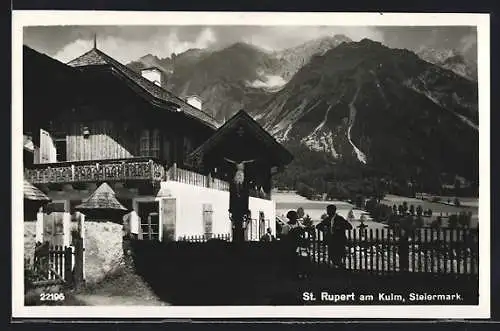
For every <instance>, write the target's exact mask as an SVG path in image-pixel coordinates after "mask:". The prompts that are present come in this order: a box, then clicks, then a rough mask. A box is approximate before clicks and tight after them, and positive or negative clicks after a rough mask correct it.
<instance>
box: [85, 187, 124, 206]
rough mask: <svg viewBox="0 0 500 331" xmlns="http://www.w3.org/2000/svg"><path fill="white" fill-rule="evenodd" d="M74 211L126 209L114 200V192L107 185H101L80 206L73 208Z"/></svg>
mask: <svg viewBox="0 0 500 331" xmlns="http://www.w3.org/2000/svg"><path fill="white" fill-rule="evenodd" d="M75 209H76V210H83V211H84V210H107V211H109V210H123V211H126V210H127V208H125V207H123V205H122V204H121V203H120V202H119V201H118V200H117V199H116V197H115V192H114V191H113V189H112V188H111V187H109V185H108V184H106V183H102V184H101V186H99V187H98V188H97V189H96V190H95V191H94V193H92V195H91V196H90V197H89V198H88V199H87V200H85V201H84V202H83V203H82V204H80V205H78V206H76V207H75Z"/></svg>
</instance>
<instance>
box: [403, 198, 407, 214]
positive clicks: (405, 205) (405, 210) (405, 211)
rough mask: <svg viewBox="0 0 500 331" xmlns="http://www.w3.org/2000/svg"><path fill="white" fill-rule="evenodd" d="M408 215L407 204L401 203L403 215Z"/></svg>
mask: <svg viewBox="0 0 500 331" xmlns="http://www.w3.org/2000/svg"><path fill="white" fill-rule="evenodd" d="M406 213H408V202H406V201H404V202H403V214H405V215H406Z"/></svg>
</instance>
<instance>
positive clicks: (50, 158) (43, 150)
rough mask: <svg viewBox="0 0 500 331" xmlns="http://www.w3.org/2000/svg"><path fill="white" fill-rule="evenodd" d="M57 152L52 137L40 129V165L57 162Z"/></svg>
mask: <svg viewBox="0 0 500 331" xmlns="http://www.w3.org/2000/svg"><path fill="white" fill-rule="evenodd" d="M56 157H57V152H56V146H55V144H54V140H53V139H52V136H51V135H50V133H48V132H47V131H45V130H43V129H40V163H52V162H57V161H56Z"/></svg>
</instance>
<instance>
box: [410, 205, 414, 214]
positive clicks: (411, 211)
mask: <svg viewBox="0 0 500 331" xmlns="http://www.w3.org/2000/svg"><path fill="white" fill-rule="evenodd" d="M410 214H411V215H415V206H414V205H411V206H410Z"/></svg>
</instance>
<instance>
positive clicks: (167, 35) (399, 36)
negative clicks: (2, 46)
mask: <svg viewBox="0 0 500 331" xmlns="http://www.w3.org/2000/svg"><path fill="white" fill-rule="evenodd" d="M94 33H97V36H98V48H99V49H101V50H103V51H104V52H106V53H108V54H109V55H111V56H112V57H114V58H116V59H117V60H119V61H120V62H122V63H128V62H130V61H133V60H136V59H138V58H140V57H141V56H144V55H146V54H153V55H156V56H158V57H160V58H165V57H168V56H170V55H171V54H172V53H174V52H175V53H180V52H183V51H185V50H187V49H189V48H206V47H212V48H220V47H225V46H227V45H229V44H232V43H235V42H238V41H243V42H247V43H251V44H253V45H255V46H258V47H261V48H263V49H266V50H268V51H275V50H281V49H284V48H289V47H294V46H297V45H299V44H302V43H304V42H306V41H309V40H312V39H316V38H321V37H325V36H333V35H335V34H344V35H346V36H347V37H349V38H351V39H352V40H354V41H358V40H361V39H363V38H369V39H372V40H376V41H380V42H382V43H384V44H386V45H387V46H389V47H398V48H408V49H413V50H415V49H418V48H420V47H422V46H425V47H446V48H461V49H464V50H469V49H474V42H475V40H476V33H475V31H474V29H473V28H471V27H426V26H414V27H413V26H391V27H389V26H387V27H383V26H193V25H192V26H48V27H47V26H46V27H28V28H25V30H24V34H23V35H24V43H25V44H27V45H29V46H31V47H33V48H35V49H36V50H38V51H41V52H43V53H46V54H48V55H50V56H53V57H55V58H57V59H58V60H60V61H63V62H67V61H69V60H72V59H73V58H75V57H77V56H80V55H81V54H83V53H85V52H86V51H88V50H89V49H90V48H91V47H92V43H93V42H92V37H93V34H94Z"/></svg>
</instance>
